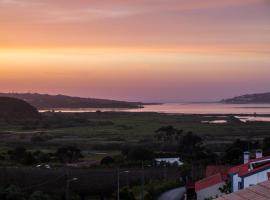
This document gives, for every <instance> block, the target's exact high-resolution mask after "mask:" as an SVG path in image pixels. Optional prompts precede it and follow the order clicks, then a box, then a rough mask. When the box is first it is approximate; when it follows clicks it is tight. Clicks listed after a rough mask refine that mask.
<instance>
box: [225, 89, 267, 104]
mask: <svg viewBox="0 0 270 200" xmlns="http://www.w3.org/2000/svg"><path fill="white" fill-rule="evenodd" d="M222 102H224V103H237V104H247V103H270V92H268V93H259V94H246V95H242V96H238V97H234V98H231V99H224V100H222Z"/></svg>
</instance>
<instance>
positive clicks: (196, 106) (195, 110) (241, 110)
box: [40, 103, 270, 115]
mask: <svg viewBox="0 0 270 200" xmlns="http://www.w3.org/2000/svg"><path fill="white" fill-rule="evenodd" d="M97 110H100V111H123V112H159V113H168V114H235V115H236V114H250V115H253V114H254V113H257V114H269V115H270V104H222V103H165V104H160V105H146V106H144V108H139V109H109V108H106V109H99V108H82V109H54V111H55V112H59V111H60V112H96V111H97ZM40 111H41V112H44V111H48V110H40Z"/></svg>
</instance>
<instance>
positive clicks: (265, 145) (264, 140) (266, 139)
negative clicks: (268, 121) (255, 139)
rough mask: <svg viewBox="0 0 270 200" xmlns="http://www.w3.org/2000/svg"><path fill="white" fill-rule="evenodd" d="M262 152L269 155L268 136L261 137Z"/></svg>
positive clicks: (269, 141) (269, 143)
mask: <svg viewBox="0 0 270 200" xmlns="http://www.w3.org/2000/svg"><path fill="white" fill-rule="evenodd" d="M263 153H264V155H266V156H269V155H270V137H266V138H264V139H263Z"/></svg>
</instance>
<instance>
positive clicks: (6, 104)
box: [0, 97, 40, 123]
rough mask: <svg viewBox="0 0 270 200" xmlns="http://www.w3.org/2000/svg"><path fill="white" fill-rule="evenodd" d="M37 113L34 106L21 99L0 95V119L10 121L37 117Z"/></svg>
mask: <svg viewBox="0 0 270 200" xmlns="http://www.w3.org/2000/svg"><path fill="white" fill-rule="evenodd" d="M39 117H40V116H39V113H38V111H37V109H36V108H34V107H33V106H31V105H30V104H28V103H26V102H25V101H23V100H19V99H15V98H9V97H0V119H2V120H4V121H6V122H11V123H12V120H14V119H15V120H18V119H24V120H26V119H38V118H39Z"/></svg>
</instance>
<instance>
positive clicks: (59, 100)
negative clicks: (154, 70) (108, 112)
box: [0, 93, 142, 109]
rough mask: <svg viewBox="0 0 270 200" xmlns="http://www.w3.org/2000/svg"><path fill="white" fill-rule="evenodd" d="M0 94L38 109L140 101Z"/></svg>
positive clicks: (116, 105)
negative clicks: (20, 100)
mask: <svg viewBox="0 0 270 200" xmlns="http://www.w3.org/2000/svg"><path fill="white" fill-rule="evenodd" d="M0 96H6V97H13V98H18V99H22V100H24V101H26V102H28V103H30V104H31V105H33V106H35V107H36V108H38V109H51V108H139V107H140V106H141V105H142V104H141V103H140V102H126V101H115V100H107V99H94V98H81V97H70V96H65V95H48V94H37V93H0Z"/></svg>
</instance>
